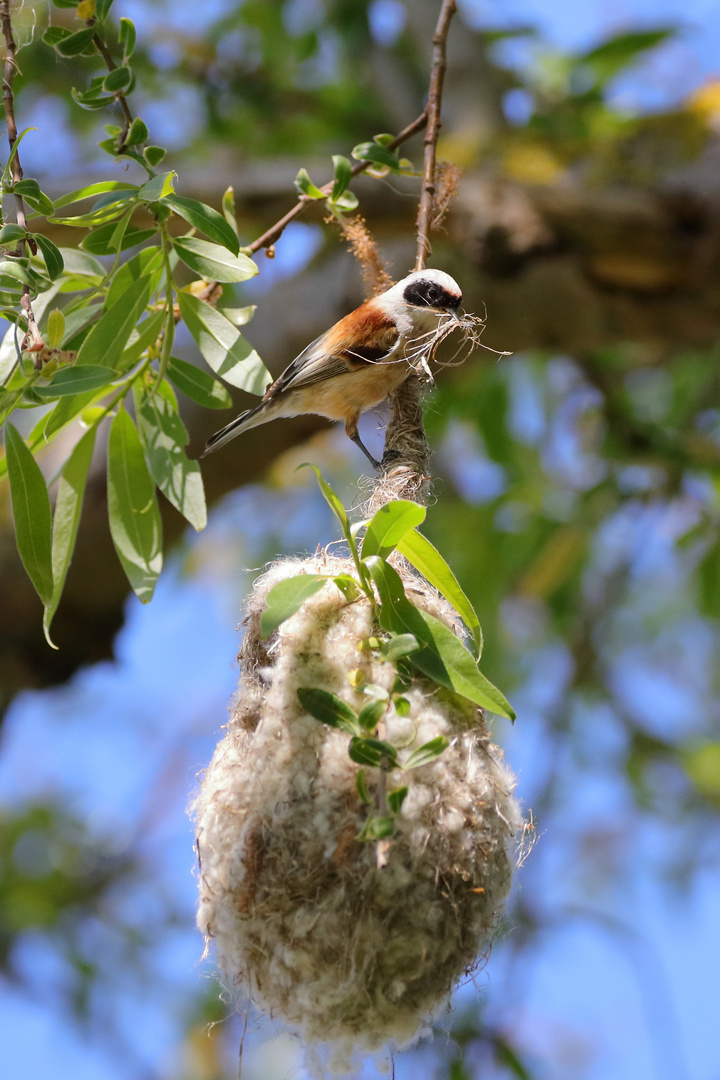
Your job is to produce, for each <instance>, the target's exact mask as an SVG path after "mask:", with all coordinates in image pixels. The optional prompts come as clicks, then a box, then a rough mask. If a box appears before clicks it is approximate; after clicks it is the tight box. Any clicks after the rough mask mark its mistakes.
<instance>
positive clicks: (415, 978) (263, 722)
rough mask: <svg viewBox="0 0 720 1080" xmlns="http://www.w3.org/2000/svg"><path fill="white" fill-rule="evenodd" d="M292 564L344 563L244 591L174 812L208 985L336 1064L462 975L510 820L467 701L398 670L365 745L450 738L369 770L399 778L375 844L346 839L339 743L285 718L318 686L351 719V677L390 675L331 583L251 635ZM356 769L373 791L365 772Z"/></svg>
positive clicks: (318, 728)
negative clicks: (419, 759)
mask: <svg viewBox="0 0 720 1080" xmlns="http://www.w3.org/2000/svg"><path fill="white" fill-rule="evenodd" d="M400 572H401V576H402V577H403V580H404V584H405V589H406V592H407V594H408V597H409V598H410V599H411V600H412V601H413V602H414V603H415V604H416V605H417V606H419V607H421V608H424V609H425V610H427V611H428V612H430V613H431V614H432V615H434V616H435V617H436V618H439V619H442V620H443V621H444V622H445V623H446V624H448V625H450V626H451V627H453V628H455V629H457V618H456V616H455V614H454V612H453V610H452V609H451V608H450V607H449V605H448V604H447V603H446V602H445V601H444V600H443V599H441V598H440V597H438V595H437V594H436V593H435V592H434V590H433V589H432V588H431V587H430V586H428V585H427V584H426V583H425V582H424V581H422V580H421V579H419V578H417V577H415V576H414V575H411V574H410V573H409V572H406V571H404V570H401V571H400ZM299 573H312V574H323V573H328V574H339V573H345V574H348V573H354V571H353V569H352V564H351V563H350V562H348V561H347V560H345V559H340V558H336V557H332V556H328V555H320V556H316V557H314V558H310V559H305V560H303V561H300V560H287V561H283V562H281V563H278V564H276V565H274V566H273V567H272V568H271V569H270V570H269V571H268V572H267V573H266V574H265V575H264V577H262V578H261V579H260V580H259V581H258V582H257V583H256V587H255V591H254V593H253V595H252V597H251V598H250V601H249V604H248V617H247V631H246V634H245V638H244V641H243V645H242V649H241V652H240V660H241V663H242V675H241V679H240V684H239V688H238V691H237V694H236V697H235V699H234V702H233V706H232V715H231V719H230V723H229V725H228V728H227V733H226V735H225V737H224V738H223V739H222V740H221V742H220V743H219V745H218V747H217V749H216V751H215V754H214V756H213V759H212V762H211V764H210V766H209V768H208V770H207V773H206V774H205V777H204V780H203V783H202V788H201V790H200V792H199V795H198V797H197V800H196V803H195V807H194V809H195V813H196V820H197V839H198V851H199V858H200V872H199V878H200V906H199V912H198V925H199V927H200V929H201V930H202V932H203V933H204V934H205V935H206V936H207V938H208V939H211V940H212V941H213V943H214V946H215V950H216V953H217V959H218V963H219V966H220V969H221V972H222V976H223V979H224V981H225V983H226V985H227V986H228V987H229V988H231V989H232V990H234V991H236V992H239V993H241V994H243V995H245V996H246V997H249V998H250V999H251V1000H252V1001H253V1002H254V1003H255V1004H256V1005H257V1006H259V1007H260V1008H261V1009H263V1010H265V1011H266V1012H268V1013H269V1014H271V1015H272V1016H274V1017H277V1018H278V1019H282V1020H283V1021H284V1022H285V1023H286V1024H288V1025H289V1026H290V1027H292V1028H294V1029H295V1030H296V1031H297V1032H299V1034H300V1035H301V1037H302V1039H303V1041H304V1043H305V1045H306V1046H307V1047H314V1046H316V1045H317V1044H321V1043H327V1044H330V1047H331V1049H332V1051H333V1055H334V1057H333V1060H334V1062H335V1065H334V1066H333V1067H334V1068H335V1069H338V1068H341V1067H342V1063H343V1062H346V1063H347V1062H349V1061H350V1059H351V1057H352V1054H353V1052H354V1051H362V1052H372V1051H375V1050H378V1049H379V1048H381V1047H382V1046H383V1045H384V1044H386V1043H391V1044H395V1045H398V1046H402V1045H407V1044H408V1043H410V1042H411V1041H412V1040H413V1039H414V1038H416V1037H417V1035H418V1034H419V1033H420V1032H421V1031H422V1030H423V1028H424V1027H425V1026H426V1024H427V1022H428V1020H429V1019H431V1018H432V1016H433V1015H434V1014H435V1013H436V1012H437V1011H438V1009H439V1007H441V1006H442V1005H443V1004H444V1003H445V1001H446V999H447V996H448V994H449V993H450V991H451V989H452V987H453V985H454V983H455V982H456V981H457V980H458V979H459V978H460V977H461V976H463V975H464V974H466V973H468V972H469V971H471V970H472V969H473V968H474V967H475V965H476V964H477V962H478V958H479V957H480V956H481V954H482V953H483V951H484V950H486V949H487V947H488V945H489V943H490V940H491V938H492V935H493V932H494V931H495V929H496V928H497V925H498V920H499V918H500V915H501V914H502V910H503V904H504V901H505V898H506V896H507V893H508V889H509V886H510V878H511V853H510V848H511V845H512V843H513V840H514V838H515V836H516V833H517V831H518V830H519V828H520V826H521V815H520V810H519V807H518V803H517V802H516V800H515V799H514V797H513V795H512V789H513V787H514V778H513V776H512V774H511V773H510V771H509V770H508V769H507V767H506V766H505V765H504V764H503V763H502V761H501V755H500V752H499V751H498V750H497V749H496V748H495V747H494V746H492V745H491V744H490V742H489V739H488V734H487V730H486V727H485V725H484V722H483V718H482V713H481V711H480V710H478V709H477V708H476V707H475V706H473V705H471V704H470V703H469V702H467V701H465V700H464V699H462V698H459V697H457V696H456V695H454V694H452V693H450V692H449V691H447V690H443V689H441V688H439V687H438V686H437V685H436V684H434V683H433V682H431V681H430V680H428V679H426V678H424V677H422V676H419V675H418V677H417V678H414V679H413V680H412V684H411V686H410V688H409V689H408V690H407V691H405V692H404V696H405V697H406V698H407V700H408V702H409V713H408V714H407V715H404V716H400V715H397V714H396V713H395V710H394V709H393V708H390V709H389V712H388V715H387V718H386V728H385V732H384V735H383V737H384V738H385V739H386V740H388V741H389V742H391V743H393V744H394V745H395V746H396V747H400V748H402V749H400V750H399V757H400V760H403V759H404V758H405V757H406V756H407V755H408V754H409V753H411V752H412V750H413V749H414V748H417V747H419V746H421V745H423V744H425V743H427V742H429V741H430V740H432V739H435V738H436V737H437V736H440V735H443V736H445V737H446V738H447V739H448V740H449V743H450V745H449V746H448V748H447V749H446V750H445V751H444V753H442V754H441V755H440V756H439V757H438V758H436V759H435V760H433V761H432V762H430V763H429V764H426V765H422V766H420V767H419V768H416V769H414V770H412V771H408V772H401V771H400V770H395V771H394V772H390V773H389V774H388V776H387V787H388V790H392V789H393V788H397V787H400V786H402V785H407V787H408V792H407V796H406V797H405V800H404V802H403V803H402V807H401V809H400V811H399V813H398V815H397V821H396V824H395V832H394V836H393V837H392V839H391V840H390V841H383V842H380V843H379V844H378V843H376V842H372V841H371V842H368V841H361V840H359V839H358V834H359V832H360V830H361V828H362V826H363V823H364V821H365V820H366V818H367V814H368V812H369V810H370V808H369V807H368V805H367V804H366V803H363V802H362V801H361V799H360V798H359V796H358V794H357V791H356V774H357V771H358V765H356V764H355V763H354V762H353V761H352V760H351V759H350V758H349V756H348V741H349V737H348V735H347V734H345V733H343V732H342V731H339V730H337V729H335V728H331V727H328V726H326V725H325V724H322V723H320V722H318V721H317V720H315V719H313V718H312V717H311V716H309V715H308V714H307V713H306V712H304V710H303V708H302V706H301V704H300V701H299V699H298V695H297V691H298V689H299V688H301V687H316V688H321V689H324V690H327V691H330V692H332V693H334V694H336V695H338V696H339V697H340V698H342V699H343V700H344V701H345V702H347V703H348V704H350V705H351V706H353V708H355V709H356V710H358V711H359V709H360V708H361V707H362V705H363V704H366V703H367V698H364V699H363V697H362V688H361V686H360V688H358V669H360V673H361V678H360V680H359V681H360V683H362V680H363V679H364V680H365V681H366V682H369V683H374V684H376V685H379V686H381V687H384V688H385V689H387V690H390V689H391V688H392V684H393V679H394V677H395V674H396V672H395V670H394V668H393V665H392V664H391V663H388V662H385V661H383V660H381V659H380V656H379V654H378V653H377V652H375V653H373V652H372V651H370V650H368V649H367V648H365V649H364V650H363V649H362V648H359V644H361V643H362V642H363V641H366V640H367V638H368V636H369V635H371V634H373V633H376V632H377V630H376V628H374V627H373V625H372V615H371V609H370V605H369V603H368V602H367V600H366V599H365V598H362V599H360V600H356V601H355V602H354V603H348V602H347V600H346V599H345V597H344V596H343V595H342V594H341V592H340V590H339V589H338V588H337V586H336V585H334V584H333V583H332V582H328V583H327V584H326V585H324V586H323V587H322V588H321V590H320V591H319V592H318V593H316V594H315V595H314V596H312V597H311V598H310V599H308V600H306V601H305V603H304V604H303V606H302V607H301V608H300V610H299V611H297V612H296V614H294V615H293V616H292V617H291V618H289V619H287V620H286V621H285V622H284V623H282V624H281V625H280V627H279V628H278V629H277V630H276V631H274V632H273V633H272V634H271V635H270V637H269V639H268V640H267V641H263V640H262V638H261V636H260V628H259V619H260V613H261V611H262V610H263V608H264V606H265V597H266V595H267V592H268V590H269V589H270V588H271V587H272V586H273V585H274V584H275V583H276V582H278V581H280V580H282V579H284V578H287V577H291V576H294V575H297V574H299ZM350 673H352V674H350ZM349 674H350V678H349ZM366 773H367V779H368V782H369V786H370V790H371V791H373V790H375V791H376V790H377V785H378V783H379V782H380V770H379V769H373V768H368V769H366ZM338 1063H340V1066H338Z"/></svg>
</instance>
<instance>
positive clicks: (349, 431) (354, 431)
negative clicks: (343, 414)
mask: <svg viewBox="0 0 720 1080" xmlns="http://www.w3.org/2000/svg"><path fill="white" fill-rule="evenodd" d="M345 434H346V435H347V437H348V439H352V441H353V442H354V443H355V445H356V446H359V447H360V449H361V450H362V452H363V454H364V455H365V457H366V458H367V459H368V461H369V462H370V464H371V465H372V467H373V469H376V470H378V471H379V470H380V462H379V461H377V460H376V459H375V458H374V457H373V456H372V454H371V453H370V451H369V450H368V448H367V447H366V446H365V444H364V443H363V441H362V439H361V438H360V433H359V432H358V428H357V417H355V418H354V419H353V420H346V421H345Z"/></svg>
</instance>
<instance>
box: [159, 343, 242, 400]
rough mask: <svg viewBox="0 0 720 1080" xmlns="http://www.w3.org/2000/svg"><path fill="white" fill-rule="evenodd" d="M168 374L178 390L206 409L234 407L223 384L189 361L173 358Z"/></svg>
mask: <svg viewBox="0 0 720 1080" xmlns="http://www.w3.org/2000/svg"><path fill="white" fill-rule="evenodd" d="M167 374H168V378H169V379H170V382H171V383H172V384H173V386H174V387H175V389H176V390H179V391H180V392H181V393H183V394H185V396H186V397H189V398H190V399H191V400H192V401H195V402H197V404H198V405H202V406H204V407H205V408H206V409H229V408H230V406H231V405H232V398H231V397H230V394H229V393H228V392H227V390H226V389H225V387H224V386H223V384H222V383H221V382H219V381H218V380H217V379H214V378H213V377H212V375H210V374H208V372H207V371H203V370H202V369H201V368H198V367H196V366H195V364H189V363H188V362H187V360H179V359H178V358H177V357H175V356H172V357H171V358H170V364H169V366H168V373H167Z"/></svg>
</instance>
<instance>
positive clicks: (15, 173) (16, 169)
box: [0, 0, 45, 366]
mask: <svg viewBox="0 0 720 1080" xmlns="http://www.w3.org/2000/svg"><path fill="white" fill-rule="evenodd" d="M0 22H2V32H3V37H4V38H5V71H4V73H3V104H4V106H5V123H6V124H7V134H8V143H9V144H10V153H11V154H12V152H13V147H14V146H15V143H16V141H17V124H16V123H15V104H14V100H13V79H14V78H15V72H16V70H17V61H16V59H15V53H16V51H17V46H16V44H15V38H14V36H13V28H12V22H11V20H10V0H0ZM11 170H12V178H13V183H14V184H17V183H19V181H20V180H22V178H23V171H22V167H21V165H20V154H19V153H18V152H17V151H16V152H15V154H14V156H13V159H12V164H11ZM14 198H15V220H16V221H17V223H18V225H19V226H20V228H21V229H26V228H27V218H26V214H25V203H24V201H23V197H22V195H18V194H17V193H15V195H14ZM28 244H29V246H30V249H31V251H32V252H33V255H34V254H35V252H36V250H37V249H36V247H35V242H34V241H33V240H30V241H28V240H25V239H23V240H18V243H17V248H16V249H15V252H14V254H15V255H16V256H17V257H18V258H21V259H22V258H24V257H25V255H26V254H27V248H28ZM20 307H21V308H22V310H23V311H24V312H25V318H26V319H27V333H26V334H25V337H24V339H23V342H22V345H21V349H23V350H25V351H27V352H40V350H41V349H42V348H44V346H45V342H44V341H43V336H42V334H41V333H40V330H39V329H38V325H37V322H36V321H35V313H34V312H33V309H32V303H31V302H30V286H29V285H27V284H24V285H23V290H22V296H21V298H20ZM28 338H30V339H31V341H30V344H29V345H28V344H27V341H28ZM37 364H38V366H41V361H38V362H37Z"/></svg>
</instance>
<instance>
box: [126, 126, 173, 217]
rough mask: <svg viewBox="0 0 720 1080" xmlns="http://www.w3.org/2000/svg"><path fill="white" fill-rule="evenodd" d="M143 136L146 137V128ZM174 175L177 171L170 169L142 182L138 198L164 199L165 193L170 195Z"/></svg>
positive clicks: (150, 200) (152, 200) (147, 200)
mask: <svg viewBox="0 0 720 1080" xmlns="http://www.w3.org/2000/svg"><path fill="white" fill-rule="evenodd" d="M136 119H137V117H136ZM145 138H147V129H146V134H145ZM141 141H143V140H141ZM176 176H177V173H176V172H175V171H174V170H172V169H171V170H170V172H165V173H159V174H158V175H157V176H153V178H152V180H148V181H147V183H146V184H143V186H142V187H141V188H140V191H139V193H138V194H139V196H140V198H141V199H143V200H144V201H145V202H149V203H151V202H160V200H161V199H164V198H165V197H166V196H167V195H172V192H173V189H174V187H175V177H176Z"/></svg>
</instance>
